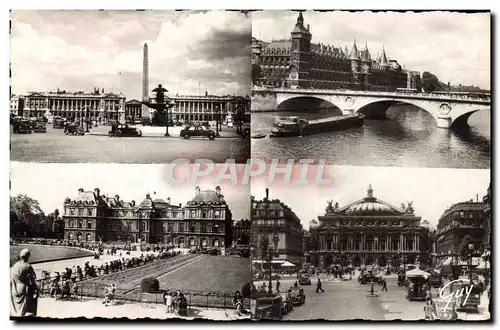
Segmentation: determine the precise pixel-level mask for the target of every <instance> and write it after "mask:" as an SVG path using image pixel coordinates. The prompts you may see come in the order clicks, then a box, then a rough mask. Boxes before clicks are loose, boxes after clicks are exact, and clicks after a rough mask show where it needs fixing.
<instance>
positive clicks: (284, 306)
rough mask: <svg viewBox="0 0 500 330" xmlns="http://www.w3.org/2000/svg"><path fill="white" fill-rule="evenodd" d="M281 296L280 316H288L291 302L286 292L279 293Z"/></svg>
mask: <svg viewBox="0 0 500 330" xmlns="http://www.w3.org/2000/svg"><path fill="white" fill-rule="evenodd" d="M280 295H281V314H288V313H289V312H291V311H292V309H293V302H292V300H291V297H290V295H289V294H288V293H287V292H282V293H280Z"/></svg>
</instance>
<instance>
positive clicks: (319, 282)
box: [316, 278, 325, 293]
mask: <svg viewBox="0 0 500 330" xmlns="http://www.w3.org/2000/svg"><path fill="white" fill-rule="evenodd" d="M319 290H321V292H325V290H323V284H322V283H321V280H320V279H319V278H318V283H317V284H316V293H318V292H319Z"/></svg>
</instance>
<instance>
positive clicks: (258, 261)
mask: <svg viewBox="0 0 500 330" xmlns="http://www.w3.org/2000/svg"><path fill="white" fill-rule="evenodd" d="M283 262H284V261H283V260H273V261H271V264H275V265H281V264H282V263H283ZM252 263H254V264H262V263H264V264H268V263H269V261H262V260H253V261H252Z"/></svg>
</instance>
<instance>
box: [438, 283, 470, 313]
mask: <svg viewBox="0 0 500 330" xmlns="http://www.w3.org/2000/svg"><path fill="white" fill-rule="evenodd" d="M453 283H469V286H468V287H463V286H461V287H460V288H459V289H457V290H454V291H452V292H450V294H449V295H446V294H445V293H444V291H445V290H446V289H448V290H450V289H449V287H450V286H451V285H453ZM472 288H473V285H472V284H470V280H468V279H460V280H454V281H450V282H449V283H447V284H446V285H445V286H443V287H442V288H441V289H440V290H439V298H441V299H444V300H446V305H445V306H444V309H443V312H446V311H447V310H448V307H449V305H450V303H451V300H452V299H453V298H456V299H460V298H462V296H463V295H464V294H466V296H465V298H464V300H463V303H462V306H465V304H467V301H468V300H469V296H470V294H471V293H472Z"/></svg>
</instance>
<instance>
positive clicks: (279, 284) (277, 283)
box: [276, 280, 281, 293]
mask: <svg viewBox="0 0 500 330" xmlns="http://www.w3.org/2000/svg"><path fill="white" fill-rule="evenodd" d="M280 286H281V283H280V280H276V292H277V293H279V292H280Z"/></svg>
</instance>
